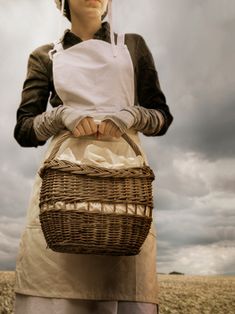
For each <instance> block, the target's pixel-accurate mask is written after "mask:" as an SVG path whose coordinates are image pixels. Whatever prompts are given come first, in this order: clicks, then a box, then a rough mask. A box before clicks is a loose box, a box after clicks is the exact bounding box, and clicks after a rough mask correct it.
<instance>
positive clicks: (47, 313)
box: [14, 293, 159, 314]
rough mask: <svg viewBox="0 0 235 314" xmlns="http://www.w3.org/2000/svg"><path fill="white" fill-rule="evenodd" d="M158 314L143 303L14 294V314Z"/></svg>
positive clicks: (150, 306) (150, 305)
mask: <svg viewBox="0 0 235 314" xmlns="http://www.w3.org/2000/svg"><path fill="white" fill-rule="evenodd" d="M41 313H43V314H158V313H159V312H158V305H157V304H153V303H144V302H127V301H94V300H77V299H57V298H44V297H35V296H29V295H24V294H20V293H15V304H14V314H41Z"/></svg>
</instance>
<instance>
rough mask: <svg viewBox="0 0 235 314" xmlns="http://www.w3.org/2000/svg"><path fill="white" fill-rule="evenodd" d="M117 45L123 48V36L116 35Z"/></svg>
mask: <svg viewBox="0 0 235 314" xmlns="http://www.w3.org/2000/svg"><path fill="white" fill-rule="evenodd" d="M117 45H118V46H120V47H123V46H125V34H118V38H117Z"/></svg>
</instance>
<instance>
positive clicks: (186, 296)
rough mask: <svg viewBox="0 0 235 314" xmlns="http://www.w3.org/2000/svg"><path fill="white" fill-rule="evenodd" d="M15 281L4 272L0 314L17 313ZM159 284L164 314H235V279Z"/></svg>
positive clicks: (171, 278)
mask: <svg viewBox="0 0 235 314" xmlns="http://www.w3.org/2000/svg"><path fill="white" fill-rule="evenodd" d="M14 280H15V273H14V272H3V271H2V272H0V314H8V313H13V304H14ZM158 280H159V287H160V314H209V313H210V314H234V313H235V276H182V275H158ZM32 314H33V313H32ZM133 314H134V313H133Z"/></svg>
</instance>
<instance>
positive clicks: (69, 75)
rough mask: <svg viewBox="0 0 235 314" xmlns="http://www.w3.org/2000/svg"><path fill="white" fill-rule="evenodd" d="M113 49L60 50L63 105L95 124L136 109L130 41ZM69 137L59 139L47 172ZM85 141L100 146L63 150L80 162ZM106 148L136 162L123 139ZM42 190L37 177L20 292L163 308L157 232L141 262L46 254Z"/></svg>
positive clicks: (56, 62) (56, 59)
mask: <svg viewBox="0 0 235 314" xmlns="http://www.w3.org/2000/svg"><path fill="white" fill-rule="evenodd" d="M114 48H115V49H113V50H112V49H110V44H109V43H107V42H105V41H103V40H96V39H89V40H86V41H84V42H81V43H79V44H76V45H74V46H72V47H70V48H68V49H66V50H63V47H62V45H61V43H58V44H56V45H55V48H54V49H55V51H56V52H55V53H54V54H53V80H54V85H55V89H56V92H57V93H58V95H59V97H60V98H61V100H62V101H63V103H64V105H67V106H71V107H73V108H76V110H78V111H80V112H81V114H87V115H89V116H92V117H94V118H95V119H102V117H103V116H104V115H106V114H109V113H115V112H118V111H119V110H120V109H121V108H124V107H127V106H133V105H134V69H133V64H132V60H131V56H130V53H129V51H128V48H127V46H126V45H125V44H124V35H119V36H118V37H117V45H115V47H114ZM51 55H52V54H51ZM64 132H66V131H62V132H60V133H59V134H57V135H56V136H54V137H53V138H52V140H51V142H50V144H49V147H48V149H47V151H46V154H45V157H44V158H43V160H42V161H41V164H40V167H41V166H42V164H43V162H44V160H45V159H46V158H47V157H48V156H49V154H50V152H51V150H52V149H53V147H54V145H55V144H56V142H57V141H58V139H59V138H60V137H61V136H62V135H63V134H64ZM128 135H129V136H130V137H131V138H132V139H133V140H134V141H135V143H136V144H138V145H139V147H140V149H141V151H142V154H143V157H144V159H145V161H146V163H147V158H146V156H145V154H144V151H143V149H142V148H141V146H140V140H139V137H138V133H137V132H136V131H135V130H134V129H130V130H128ZM84 141H85V142H86V143H87V144H89V143H91V142H92V143H93V141H94V142H95V140H94V137H93V138H92V137H91V136H86V137H81V138H79V139H74V138H71V139H68V140H66V141H65V142H64V143H63V144H62V146H61V149H60V152H62V151H64V150H65V149H66V148H67V147H73V149H74V150H75V154H76V149H77V152H79V145H84ZM75 142H76V143H75ZM79 143H80V144H79ZM99 145H104V147H112V150H113V152H114V153H118V154H122V155H123V156H133V151H132V149H131V148H130V147H129V145H128V144H127V143H126V142H125V141H124V140H123V139H122V138H120V139H114V138H106V139H104V140H103V141H101V144H99ZM40 167H39V169H40ZM40 187H41V178H40V177H39V175H38V173H37V174H36V177H35V182H34V186H33V190H32V195H31V199H30V203H29V207H28V210H27V218H26V227H25V229H24V231H23V233H22V235H21V240H20V247H19V252H18V256H17V261H16V284H15V291H16V292H18V293H22V294H28V295H33V296H42V297H51V298H73V299H85V300H122V301H137V302H151V303H158V286H157V281H156V230H155V227H154V224H152V226H151V230H150V232H149V234H148V237H147V239H146V240H145V242H144V244H143V246H142V249H141V252H140V254H139V255H137V256H99V255H83V254H81V255H80V254H67V253H57V252H54V251H52V250H50V249H47V248H46V247H47V245H46V241H45V239H44V236H43V233H42V230H41V226H40V222H39V212H40V209H39V194H40Z"/></svg>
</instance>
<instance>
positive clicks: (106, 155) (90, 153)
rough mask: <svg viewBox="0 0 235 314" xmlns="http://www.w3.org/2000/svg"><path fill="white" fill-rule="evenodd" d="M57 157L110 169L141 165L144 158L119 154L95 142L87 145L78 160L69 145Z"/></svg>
mask: <svg viewBox="0 0 235 314" xmlns="http://www.w3.org/2000/svg"><path fill="white" fill-rule="evenodd" d="M57 159H59V160H68V161H70V162H73V163H77V164H87V165H93V166H100V167H104V168H112V169H121V168H130V167H142V166H143V164H144V159H143V157H142V156H140V155H139V156H135V157H126V156H120V155H118V154H115V153H114V152H112V151H111V150H110V149H109V148H107V147H99V146H98V145H95V144H89V145H87V147H86V148H85V151H84V155H83V157H82V158H81V159H80V160H78V159H76V157H75V156H74V154H73V152H72V150H71V148H69V147H67V148H66V149H65V150H64V152H63V153H62V154H61V155H60V156H58V157H57Z"/></svg>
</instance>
